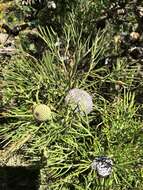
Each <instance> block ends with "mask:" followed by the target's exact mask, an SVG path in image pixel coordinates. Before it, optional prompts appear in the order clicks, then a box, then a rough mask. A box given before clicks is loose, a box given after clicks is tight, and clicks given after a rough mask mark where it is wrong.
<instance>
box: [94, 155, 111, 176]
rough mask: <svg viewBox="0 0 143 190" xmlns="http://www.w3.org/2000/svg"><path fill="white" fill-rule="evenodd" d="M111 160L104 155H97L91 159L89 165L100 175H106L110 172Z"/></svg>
mask: <svg viewBox="0 0 143 190" xmlns="http://www.w3.org/2000/svg"><path fill="white" fill-rule="evenodd" d="M112 166H113V161H112V160H111V159H110V158H108V157H105V156H101V157H97V158H96V159H95V160H93V162H92V164H91V167H92V169H93V170H96V172H97V174H98V175H99V176H100V177H103V178H105V177H108V176H109V175H111V173H112Z"/></svg>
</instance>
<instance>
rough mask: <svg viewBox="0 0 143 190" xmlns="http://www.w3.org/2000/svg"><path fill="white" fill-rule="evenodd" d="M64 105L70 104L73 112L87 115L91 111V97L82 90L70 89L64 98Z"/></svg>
mask: <svg viewBox="0 0 143 190" xmlns="http://www.w3.org/2000/svg"><path fill="white" fill-rule="evenodd" d="M65 102H66V104H70V105H71V107H72V109H73V110H75V112H80V114H81V115H84V114H89V113H90V112H91V111H92V109H93V102H92V97H91V96H90V95H89V94H88V93H87V92H86V91H84V90H81V89H77V88H74V89H71V90H70V91H69V93H68V94H67V96H66V98H65Z"/></svg>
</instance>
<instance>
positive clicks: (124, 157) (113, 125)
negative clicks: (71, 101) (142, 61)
mask: <svg viewBox="0 0 143 190" xmlns="http://www.w3.org/2000/svg"><path fill="white" fill-rule="evenodd" d="M68 2H69V1H68ZM113 2H115V1H113ZM118 3H119V2H118ZM59 4H60V5H61V3H60V2H59ZM79 5H80V6H81V5H82V6H83V9H81V10H79V11H78V12H77V14H75V13H74V11H76V10H77V7H78V6H77V7H76V8H75V10H72V14H69V15H68V16H67V19H66V22H65V24H64V25H63V32H62V34H60V35H59V34H58V33H56V32H55V30H54V28H52V27H48V26H47V27H40V26H39V28H38V30H39V37H40V38H41V39H42V40H43V41H44V43H45V46H46V51H45V52H43V54H42V58H41V59H38V60H37V59H36V58H35V57H34V56H32V55H31V54H28V53H26V52H23V51H22V50H20V51H19V53H18V54H17V55H16V56H14V57H13V59H12V61H11V62H10V64H7V65H5V66H4V68H3V70H2V85H3V88H2V114H1V117H2V119H3V122H2V124H1V126H0V139H1V141H2V142H1V143H2V145H3V149H5V154H4V156H3V157H2V158H3V159H5V160H4V162H3V164H5V163H6V161H7V159H8V158H9V157H11V155H13V154H18V153H21V154H22V155H23V157H25V158H30V161H31V162H32V163H34V162H35V158H39V157H40V158H41V162H40V163H38V164H39V165H38V167H40V169H41V188H46V189H50V190H53V189H57V190H59V189H61V190H70V189H75V190H85V189H87V190H98V189H106V190H107V189H109V190H112V189H113V190H115V189H117V190H118V189H124V190H127V189H132V190H134V189H137V190H141V189H142V188H143V187H142V180H143V174H142V172H143V171H142V166H143V159H142V155H143V149H142V146H143V133H142V118H141V117H139V115H138V113H139V111H140V109H141V106H140V105H138V104H137V102H136V92H137V91H134V89H135V88H136V84H137V83H138V82H139V81H140V77H139V75H138V67H137V66H136V65H135V66H134V65H133V64H132V61H131V60H129V59H128V58H127V57H123V58H122V57H118V58H116V59H115V60H114V61H112V67H110V65H109V64H105V63H104V61H103V60H104V59H105V60H106V57H107V58H108V57H109V54H110V53H117V49H116V47H115V46H116V45H115V44H113V39H112V38H113V36H112V35H113V28H112V27H110V24H109V25H107V26H106V27H105V29H104V30H101V29H99V30H98V31H97V28H96V27H95V29H96V33H95V36H96V37H95V36H94V35H93V34H94V32H95V31H94V32H93V33H92V32H91V33H90V32H89V31H90V29H91V28H92V24H91V25H90V23H89V25H87V28H86V27H85V25H86V24H87V23H88V21H89V20H90V19H91V17H90V16H93V17H94V15H92V14H91V13H92V11H93V10H94V7H95V8H96V14H97V15H98V14H99V13H100V11H101V10H102V9H104V7H107V6H109V2H108V1H98V2H97V4H96V5H95V3H94V2H92V1H88V3H87V1H81V2H80V3H79ZM67 6H68V4H67ZM90 11H91V12H90ZM82 13H84V14H83V18H82V19H83V20H82V19H81V22H80V23H79V20H80V18H81V17H79V20H78V19H77V15H78V14H79V16H82ZM89 13H90V14H89ZM87 15H89V17H90V18H88V17H87ZM56 18H57V17H56ZM86 19H87V20H86ZM91 23H92V22H91ZM90 27H91V28H90ZM87 34H88V35H87ZM86 35H87V36H88V37H87V36H86ZM23 44H24V45H25V43H24V42H23ZM112 45H113V46H112ZM26 47H27V46H26ZM111 47H112V49H111ZM72 88H80V89H84V90H86V91H87V92H89V93H90V94H91V95H92V98H93V102H94V108H93V111H92V112H91V113H90V114H89V115H85V116H82V115H80V114H79V113H75V112H74V111H73V110H72V109H71V108H70V106H67V105H66V104H65V97H66V95H67V93H68V92H69V90H70V89H72ZM133 91H134V92H133ZM35 104H45V105H48V107H49V108H50V109H51V111H52V114H53V115H52V119H51V120H50V121H43V122H38V121H36V120H35V117H34V116H33V106H34V105H35ZM98 156H107V157H110V158H111V159H112V160H113V172H112V174H111V175H110V176H109V177H108V178H105V179H104V178H101V177H99V176H98V175H97V172H96V171H94V170H93V169H92V167H91V164H92V162H93V160H94V159H95V158H96V157H98Z"/></svg>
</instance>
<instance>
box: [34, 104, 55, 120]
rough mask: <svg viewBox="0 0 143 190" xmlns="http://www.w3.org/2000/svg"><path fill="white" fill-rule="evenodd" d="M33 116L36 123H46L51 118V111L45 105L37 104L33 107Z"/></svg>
mask: <svg viewBox="0 0 143 190" xmlns="http://www.w3.org/2000/svg"><path fill="white" fill-rule="evenodd" d="M33 115H34V117H35V119H36V120H38V121H47V120H50V119H51V118H52V112H51V109H50V108H49V107H48V106H47V105H45V104H39V105H36V106H35V107H34V110H33Z"/></svg>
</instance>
